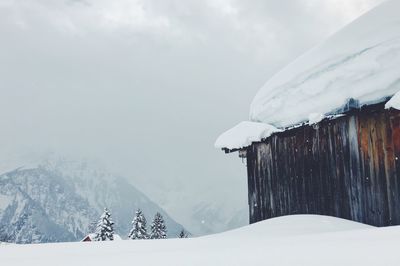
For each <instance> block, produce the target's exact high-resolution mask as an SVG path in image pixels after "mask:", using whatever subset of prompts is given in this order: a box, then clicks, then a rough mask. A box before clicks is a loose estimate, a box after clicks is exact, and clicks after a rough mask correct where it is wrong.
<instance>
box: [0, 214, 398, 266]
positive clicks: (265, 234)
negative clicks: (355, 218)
mask: <svg viewBox="0 0 400 266" xmlns="http://www.w3.org/2000/svg"><path fill="white" fill-rule="evenodd" d="M399 244H400V227H398V226H396V227H387V228H375V227H371V226H367V225H363V224H359V223H355V222H351V221H347V220H343V219H337V218H333V217H325V216H313V215H295V216H286V217H280V218H275V219H271V220H267V221H263V222H260V223H257V224H254V225H250V226H246V227H243V228H241V229H237V230H233V231H230V232H226V233H221V234H217V235H212V236H207V237H199V238H191V239H190V238H189V239H169V240H138V241H133V240H124V241H114V242H112V241H110V242H81V243H60V244H35V245H3V246H1V247H0V261H1V262H2V264H4V265H25V264H26V263H27V262H29V264H30V265H43V266H46V265H60V266H62V265H98V266H102V265H132V264H139V265H211V266H212V265H219V266H220V265H230V266H231V265H252V266H253V265H307V266H312V265H318V266H320V265H335V266H336V265H363V266H367V265H374V266H375V265H399V262H400V254H399V253H398V251H397V249H398V248H397V247H398V246H399Z"/></svg>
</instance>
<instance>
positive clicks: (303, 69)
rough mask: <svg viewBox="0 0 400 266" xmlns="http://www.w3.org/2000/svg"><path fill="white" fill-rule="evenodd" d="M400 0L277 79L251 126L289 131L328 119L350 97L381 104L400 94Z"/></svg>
mask: <svg viewBox="0 0 400 266" xmlns="http://www.w3.org/2000/svg"><path fill="white" fill-rule="evenodd" d="M399 10H400V1H389V2H385V3H383V4H382V5H380V6H379V7H377V8H375V9H374V10H372V11H370V12H369V13H367V14H365V15H363V16H361V17H360V18H359V19H357V20H356V21H354V22H352V23H351V24H350V25H348V26H346V27H345V28H344V29H343V30H341V31H339V32H338V33H337V34H335V35H333V36H332V37H331V38H329V39H328V40H327V41H325V42H323V43H322V44H320V45H319V46H317V47H315V48H314V49H312V50H311V51H309V52H308V53H306V54H305V55H303V56H301V57H300V58H298V59H297V60H295V61H294V62H293V63H291V64H290V65H288V66H287V67H286V68H284V69H283V70H282V71H280V72H279V73H278V74H276V75H275V76H274V77H272V78H271V79H270V80H269V81H268V82H267V83H266V84H265V85H264V86H263V87H262V88H261V89H260V91H259V92H258V93H257V95H256V96H255V98H254V100H253V102H252V104H251V108H250V119H251V120H252V121H257V122H264V123H268V124H272V125H274V126H276V127H286V126H291V125H294V124H298V123H300V122H304V121H307V120H308V117H309V115H310V114H312V113H319V114H324V115H325V114H327V113H331V112H333V111H334V110H337V109H338V108H340V107H342V106H343V105H344V104H345V103H346V101H347V100H348V99H350V98H353V99H356V100H359V102H360V104H366V103H371V102H376V101H379V100H381V99H383V98H385V97H390V96H392V95H394V94H395V93H396V92H397V91H399V90H400V15H399Z"/></svg>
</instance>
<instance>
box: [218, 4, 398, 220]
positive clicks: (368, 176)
mask: <svg viewBox="0 0 400 266" xmlns="http://www.w3.org/2000/svg"><path fill="white" fill-rule="evenodd" d="M398 8H400V3H399V2H398V1H397V2H396V1H388V2H385V3H384V4H382V5H381V6H379V7H378V8H376V9H375V10H373V11H371V12H369V13H367V14H366V15H364V16H362V17H361V18H360V19H358V20H356V21H355V22H354V23H351V24H350V25H349V26H347V27H346V28H345V29H344V30H343V31H340V32H339V33H337V34H336V35H334V36H333V37H331V38H330V39H328V40H327V41H326V42H324V43H322V44H321V45H319V46H317V47H316V48H314V49H313V50H312V51H310V52H309V53H306V54H305V55H304V56H302V57H300V58H299V59H297V60H296V61H295V62H293V63H292V64H290V65H289V66H288V67H287V68H285V69H283V70H282V71H281V72H279V73H278V74H277V75H275V76H274V77H272V78H271V79H270V80H269V81H268V82H267V83H266V84H265V85H264V87H263V88H261V90H260V91H259V93H258V94H257V95H256V97H255V99H254V100H253V103H252V105H251V110H250V119H251V121H250V122H246V123H247V124H242V123H243V122H242V123H241V124H239V125H238V126H236V127H234V128H232V129H231V130H228V131H227V132H225V133H223V134H222V135H221V136H220V137H219V138H218V140H217V142H216V147H218V148H222V149H223V150H224V151H225V152H227V153H230V152H237V151H238V152H239V156H240V157H242V158H245V160H246V165H247V178H248V203H249V214H250V217H249V218H250V223H255V222H258V221H261V220H264V219H268V218H272V217H277V216H282V215H292V214H320V215H329V216H335V217H340V218H345V219H349V220H353V221H357V222H362V223H366V224H370V225H374V226H389V225H400V111H399V109H400V92H399V91H400V37H399V36H400V17H399V16H398V15H397V14H396V12H394V11H393V9H397V10H398ZM371 25H373V27H371ZM389 50H390V52H389ZM394 51H397V52H396V53H397V54H395V53H394ZM384 58H385V59H384ZM393 95H394V96H393ZM344 99H347V100H345V101H344ZM388 101H389V102H388ZM311 112H315V113H317V114H322V115H321V117H322V118H323V119H322V120H321V119H320V120H318V121H311V119H307V115H308V114H310V113H311ZM308 117H310V116H308ZM273 126H274V127H275V129H273ZM271 128H272V129H271Z"/></svg>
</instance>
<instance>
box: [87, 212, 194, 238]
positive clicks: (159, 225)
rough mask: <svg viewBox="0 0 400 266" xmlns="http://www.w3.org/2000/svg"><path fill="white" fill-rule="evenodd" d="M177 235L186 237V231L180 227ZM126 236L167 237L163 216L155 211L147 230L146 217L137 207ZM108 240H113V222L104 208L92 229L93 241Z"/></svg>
mask: <svg viewBox="0 0 400 266" xmlns="http://www.w3.org/2000/svg"><path fill="white" fill-rule="evenodd" d="M177 237H179V238H187V237H188V233H187V232H185V230H184V229H182V230H181V232H180V233H179V235H178V236H177ZM128 238H129V239H132V240H141V239H165V238H167V226H166V225H165V222H164V217H163V216H162V215H161V214H160V213H159V212H157V213H156V214H155V215H154V219H153V221H152V223H151V225H150V232H148V230H147V220H146V217H145V216H144V214H143V212H142V210H140V209H138V210H137V211H136V212H135V216H134V217H133V220H132V229H131V230H130V231H129V233H128ZM109 240H114V222H113V220H112V218H111V213H110V211H109V210H108V209H107V208H105V209H104V212H103V214H102V215H101V216H100V219H99V221H98V222H97V224H96V227H95V229H94V237H93V241H109Z"/></svg>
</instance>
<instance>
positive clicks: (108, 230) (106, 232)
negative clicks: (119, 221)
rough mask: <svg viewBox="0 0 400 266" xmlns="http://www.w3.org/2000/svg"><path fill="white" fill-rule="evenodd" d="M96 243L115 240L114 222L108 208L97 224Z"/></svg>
mask: <svg viewBox="0 0 400 266" xmlns="http://www.w3.org/2000/svg"><path fill="white" fill-rule="evenodd" d="M95 234H96V235H95V237H94V241H107V240H114V222H113V221H112V219H111V214H110V212H109V211H108V209H107V208H105V209H104V212H103V214H102V215H101V217H100V220H99V222H98V223H97V227H96V232H95Z"/></svg>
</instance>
